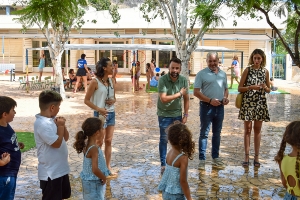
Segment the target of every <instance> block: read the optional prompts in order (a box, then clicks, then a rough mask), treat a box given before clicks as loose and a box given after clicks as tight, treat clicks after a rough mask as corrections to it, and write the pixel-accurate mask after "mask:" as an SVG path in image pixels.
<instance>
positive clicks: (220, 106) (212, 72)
mask: <svg viewBox="0 0 300 200" xmlns="http://www.w3.org/2000/svg"><path fill="white" fill-rule="evenodd" d="M206 63H207V66H208V67H207V68H205V69H203V70H201V71H200V72H198V73H197V75H196V78H195V83H194V96H196V97H198V98H199V99H200V114H199V116H200V137H199V160H200V162H199V167H198V168H199V169H200V170H204V169H205V160H206V147H207V138H208V133H209V130H210V124H212V132H213V135H212V151H211V156H212V158H213V161H212V165H213V166H214V167H217V168H224V163H223V162H222V160H221V159H220V158H219V149H220V141H221V130H222V123H223V119H224V105H227V104H228V103H229V100H228V86H227V76H226V73H225V72H224V71H222V70H221V69H220V68H219V67H218V65H219V58H218V54H217V53H216V52H210V53H208V54H207V56H206Z"/></svg>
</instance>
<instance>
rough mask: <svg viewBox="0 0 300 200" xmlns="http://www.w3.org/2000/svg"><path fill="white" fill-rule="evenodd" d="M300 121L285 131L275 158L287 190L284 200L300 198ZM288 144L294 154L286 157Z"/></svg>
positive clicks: (290, 125) (292, 123)
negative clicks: (285, 152)
mask: <svg viewBox="0 0 300 200" xmlns="http://www.w3.org/2000/svg"><path fill="white" fill-rule="evenodd" d="M299 138H300V121H294V122H291V123H290V124H289V125H288V126H287V127H286V129H285V132H284V134H283V138H282V141H281V145H280V149H279V151H278V153H277V155H276V156H275V161H276V162H277V163H278V164H279V169H280V175H281V181H282V185H283V186H284V187H285V188H286V189H287V192H286V194H285V196H284V199H289V200H297V197H299V196H300V179H299V178H300V167H299V161H300V154H299V151H300V140H299ZM286 143H288V144H289V145H291V146H292V149H293V150H292V152H291V153H289V154H287V155H284V151H285V146H286Z"/></svg>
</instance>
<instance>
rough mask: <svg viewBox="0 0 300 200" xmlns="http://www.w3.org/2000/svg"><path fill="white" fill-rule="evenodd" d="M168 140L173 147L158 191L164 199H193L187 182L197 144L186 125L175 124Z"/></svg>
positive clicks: (169, 130) (170, 129)
mask: <svg viewBox="0 0 300 200" xmlns="http://www.w3.org/2000/svg"><path fill="white" fill-rule="evenodd" d="M167 132H168V140H169V141H170V144H171V146H172V148H171V150H170V151H169V152H168V154H167V159H166V161H167V166H166V168H165V171H164V172H163V176H162V179H161V181H160V184H159V186H158V189H159V190H160V191H162V196H163V199H164V200H166V199H168V200H173V199H177V200H181V199H182V200H184V199H185V198H186V199H187V200H190V199H192V198H191V194H190V188H189V185H188V182H187V169H188V159H193V158H192V156H193V154H194V152H195V142H194V141H193V140H192V133H191V132H190V130H189V129H188V128H187V126H186V125H184V124H182V123H175V124H173V125H171V126H170V127H169V128H168V130H167Z"/></svg>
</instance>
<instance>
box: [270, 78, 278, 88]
mask: <svg viewBox="0 0 300 200" xmlns="http://www.w3.org/2000/svg"><path fill="white" fill-rule="evenodd" d="M270 88H271V90H272V91H276V90H277V89H278V87H275V83H274V78H273V77H271V78H270Z"/></svg>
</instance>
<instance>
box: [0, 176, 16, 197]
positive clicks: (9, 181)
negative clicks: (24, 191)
mask: <svg viewBox="0 0 300 200" xmlns="http://www.w3.org/2000/svg"><path fill="white" fill-rule="evenodd" d="M16 182H17V177H14V176H0V199H5V200H13V199H14V198H15V191H16Z"/></svg>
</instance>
